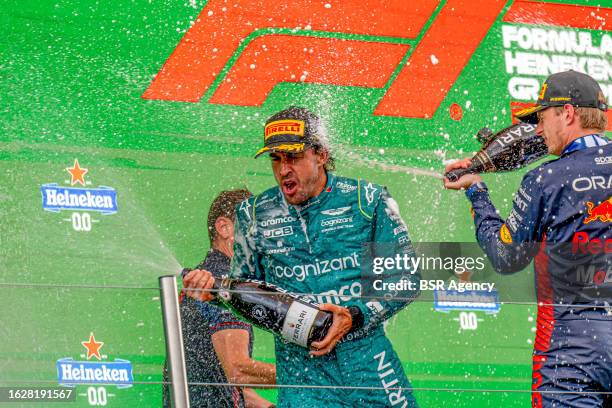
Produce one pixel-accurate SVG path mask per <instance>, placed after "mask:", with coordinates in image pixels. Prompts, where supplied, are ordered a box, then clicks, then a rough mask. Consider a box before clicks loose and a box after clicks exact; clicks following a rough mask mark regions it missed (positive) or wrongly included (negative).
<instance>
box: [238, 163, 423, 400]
mask: <svg viewBox="0 0 612 408" xmlns="http://www.w3.org/2000/svg"><path fill="white" fill-rule="evenodd" d="M235 228H236V231H235V244H234V258H233V260H232V268H231V277H233V278H242V279H245V278H246V279H255V280H261V281H265V282H268V283H272V284H274V285H276V286H278V287H280V288H282V289H285V290H287V291H289V292H294V293H298V294H308V295H306V297H307V298H309V299H310V300H311V301H314V302H315V303H333V304H338V305H341V306H344V307H350V306H353V307H357V308H359V311H360V312H361V313H360V314H361V315H362V317H363V323H362V325H361V327H354V328H353V329H351V331H350V332H349V333H347V334H346V335H345V336H344V338H343V339H342V340H341V341H340V342H339V343H338V345H337V346H336V347H335V349H334V350H332V351H331V352H330V353H329V354H327V355H325V356H321V357H312V356H310V355H309V353H308V350H307V349H306V348H303V347H300V346H298V345H295V344H292V343H288V342H286V341H284V340H283V339H281V338H280V337H275V346H276V365H277V383H278V384H281V385H291V386H296V387H282V388H280V390H279V396H278V401H279V406H281V407H322V406H325V407H353V406H368V407H383V406H387V407H416V406H417V405H416V401H415V399H414V396H413V395H412V393H411V392H410V390H409V388H410V387H411V386H410V383H409V382H408V379H407V378H406V375H405V374H404V371H403V368H402V365H401V362H400V360H399V358H398V356H397V355H396V353H395V351H394V350H393V348H392V346H391V343H390V342H389V340H388V339H387V338H386V336H385V334H384V330H383V326H382V322H383V321H384V320H386V319H388V318H389V317H390V316H392V315H393V314H394V313H396V312H397V311H399V310H400V309H402V308H403V307H404V306H406V304H407V303H409V302H410V301H411V300H412V299H413V298H414V297H415V296H416V295H417V294H418V279H419V275H418V273H416V271H410V273H408V274H403V273H402V276H401V277H398V276H399V273H397V271H395V273H394V274H393V273H392V274H390V275H386V276H385V281H386V282H388V281H389V279H392V280H393V279H395V281H397V280H398V279H403V280H410V281H413V282H415V285H414V287H415V289H414V290H404V291H402V294H401V296H395V298H389V297H387V298H383V297H382V296H381V297H378V296H368V297H362V294H363V293H365V292H366V291H365V289H366V288H364V286H366V285H371V282H372V279H373V278H375V277H376V276H375V275H373V274H371V275H370V276H366V275H369V274H370V273H371V272H372V268H371V267H369V266H368V265H367V262H371V258H370V256H374V255H373V254H372V253H369V254H370V255H369V256H368V257H366V256H365V255H363V256H362V251H363V248H364V244H365V243H373V244H381V245H382V246H386V247H387V253H388V254H392V253H397V254H409V256H414V251H413V248H412V243H411V242H410V239H409V237H408V232H407V230H406V225H405V224H404V222H403V221H402V219H401V218H400V215H399V208H398V206H397V203H396V202H395V201H394V200H393V199H392V198H391V196H390V195H389V193H388V192H387V190H386V188H384V187H382V186H379V185H376V184H373V183H369V182H365V181H363V180H354V179H349V178H344V177H338V176H335V175H334V174H332V173H327V184H326V186H325V189H324V190H323V192H321V193H320V194H319V195H318V196H316V197H313V198H310V199H309V200H307V201H306V202H304V203H302V204H301V205H297V206H296V205H289V204H287V202H286V201H285V199H284V197H283V195H282V192H281V191H280V189H279V188H278V187H274V188H271V189H269V190H267V191H265V192H264V193H262V194H260V195H258V196H254V197H251V198H249V199H248V200H246V201H243V202H242V203H241V204H239V206H238V207H237V211H236V227H235ZM389 246H390V248H391V252H388V251H389ZM370 247H371V248H374V251H376V248H377V246H376V245H372V244H370ZM365 258H368V259H370V261H368V260H367V259H365ZM406 276H407V278H406ZM389 277H390V278H389ZM395 294H397V292H395ZM398 297H399V299H398ZM313 385H314V386H322V387H324V388H309V387H310V386H313ZM303 386H308V387H303ZM343 386H344V387H345V388H342V387H343ZM369 387H372V388H369Z"/></svg>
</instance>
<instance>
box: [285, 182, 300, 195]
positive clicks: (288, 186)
mask: <svg viewBox="0 0 612 408" xmlns="http://www.w3.org/2000/svg"><path fill="white" fill-rule="evenodd" d="M282 186H283V193H284V194H286V195H289V196H291V195H293V194H295V192H296V191H297V187H298V184H297V183H296V182H295V181H293V180H285V181H283V184H282Z"/></svg>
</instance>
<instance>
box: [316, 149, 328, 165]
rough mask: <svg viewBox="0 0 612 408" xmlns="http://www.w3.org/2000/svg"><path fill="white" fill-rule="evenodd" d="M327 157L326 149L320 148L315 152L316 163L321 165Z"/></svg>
mask: <svg viewBox="0 0 612 408" xmlns="http://www.w3.org/2000/svg"><path fill="white" fill-rule="evenodd" d="M328 158H329V152H328V151H327V150H320V151H319V153H318V154H317V163H318V164H319V165H321V166H323V165H325V163H327V159H328Z"/></svg>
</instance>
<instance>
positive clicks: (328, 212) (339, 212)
mask: <svg viewBox="0 0 612 408" xmlns="http://www.w3.org/2000/svg"><path fill="white" fill-rule="evenodd" d="M350 209H351V207H339V208H333V209H331V210H324V211H321V214H323V215H332V216H335V215H342V214H344V213H345V212H347V211H348V210H350Z"/></svg>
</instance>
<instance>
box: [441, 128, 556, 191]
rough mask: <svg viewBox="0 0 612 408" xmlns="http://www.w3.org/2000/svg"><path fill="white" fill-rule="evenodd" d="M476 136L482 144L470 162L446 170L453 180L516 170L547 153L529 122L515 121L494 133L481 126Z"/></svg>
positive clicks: (447, 176)
mask: <svg viewBox="0 0 612 408" xmlns="http://www.w3.org/2000/svg"><path fill="white" fill-rule="evenodd" d="M477 137H478V140H479V141H480V142H482V143H483V145H482V147H481V149H480V150H479V151H478V153H476V155H475V156H474V157H473V158H472V165H471V166H470V167H469V168H467V169H455V170H451V171H449V172H448V173H446V174H445V176H446V178H448V179H449V180H450V181H452V182H454V181H457V180H459V178H460V177H461V176H463V175H464V174H468V173H489V172H498V171H512V170H516V169H520V168H521V167H525V166H527V165H528V164H530V163H533V162H534V161H536V160H538V159H540V158H542V157H544V156H546V155H547V154H548V148H547V147H546V144H544V139H542V137H540V136H538V135H537V134H536V125H532V124H530V123H518V124H516V125H512V126H509V127H507V128H505V129H503V130H500V131H499V132H497V133H495V134H493V133H492V132H491V130H490V129H488V128H483V129H481V130H480V131H479V132H478V135H477Z"/></svg>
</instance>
